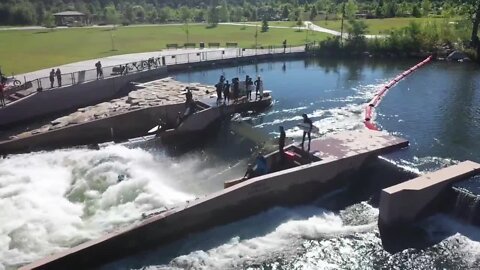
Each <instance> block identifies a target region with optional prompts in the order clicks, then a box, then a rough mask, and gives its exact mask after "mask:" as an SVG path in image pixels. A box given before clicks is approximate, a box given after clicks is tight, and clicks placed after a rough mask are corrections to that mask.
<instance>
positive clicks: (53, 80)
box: [49, 68, 62, 88]
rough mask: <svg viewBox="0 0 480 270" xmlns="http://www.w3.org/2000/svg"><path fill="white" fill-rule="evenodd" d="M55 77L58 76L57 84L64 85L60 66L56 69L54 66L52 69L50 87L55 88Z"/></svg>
mask: <svg viewBox="0 0 480 270" xmlns="http://www.w3.org/2000/svg"><path fill="white" fill-rule="evenodd" d="M55 77H57V85H58V87H62V72H61V71H60V68H57V70H56V71H55V69H54V68H52V70H51V71H50V76H49V78H50V88H53V84H54V83H55Z"/></svg>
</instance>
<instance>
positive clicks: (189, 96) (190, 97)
mask: <svg viewBox="0 0 480 270" xmlns="http://www.w3.org/2000/svg"><path fill="white" fill-rule="evenodd" d="M185 91H187V92H186V93H185V104H186V105H187V106H188V104H189V103H190V102H192V100H193V94H192V91H191V90H190V88H188V87H187V88H185Z"/></svg>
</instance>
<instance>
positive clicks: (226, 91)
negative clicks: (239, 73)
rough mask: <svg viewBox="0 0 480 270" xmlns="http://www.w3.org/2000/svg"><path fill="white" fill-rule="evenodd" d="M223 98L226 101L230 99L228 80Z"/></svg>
mask: <svg viewBox="0 0 480 270" xmlns="http://www.w3.org/2000/svg"><path fill="white" fill-rule="evenodd" d="M223 98H224V99H225V101H226V102H227V101H230V84H229V83H228V82H227V83H226V84H225V86H224V87H223Z"/></svg>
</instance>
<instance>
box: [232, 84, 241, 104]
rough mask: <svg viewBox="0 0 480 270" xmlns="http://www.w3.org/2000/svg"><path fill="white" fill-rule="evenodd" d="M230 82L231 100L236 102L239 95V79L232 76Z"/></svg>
mask: <svg viewBox="0 0 480 270" xmlns="http://www.w3.org/2000/svg"><path fill="white" fill-rule="evenodd" d="M232 84H233V89H232V90H233V91H232V92H233V100H234V102H235V103H236V102H237V101H238V97H239V96H240V85H239V79H238V78H233V79H232Z"/></svg>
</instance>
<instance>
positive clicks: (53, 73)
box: [50, 68, 55, 88]
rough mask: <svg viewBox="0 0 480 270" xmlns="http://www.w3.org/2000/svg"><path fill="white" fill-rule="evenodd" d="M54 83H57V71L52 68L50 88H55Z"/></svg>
mask: <svg viewBox="0 0 480 270" xmlns="http://www.w3.org/2000/svg"><path fill="white" fill-rule="evenodd" d="M54 82H55V69H53V68H52V71H50V88H53V83H54Z"/></svg>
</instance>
